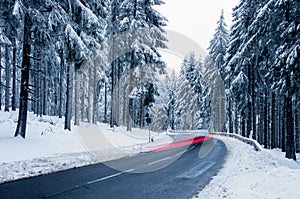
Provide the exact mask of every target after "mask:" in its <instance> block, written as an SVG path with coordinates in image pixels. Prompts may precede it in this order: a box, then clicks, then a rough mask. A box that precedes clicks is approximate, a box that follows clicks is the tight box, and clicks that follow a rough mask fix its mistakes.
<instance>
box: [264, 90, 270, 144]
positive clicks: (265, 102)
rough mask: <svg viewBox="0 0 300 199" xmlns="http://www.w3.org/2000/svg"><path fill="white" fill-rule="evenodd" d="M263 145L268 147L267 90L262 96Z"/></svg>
mask: <svg viewBox="0 0 300 199" xmlns="http://www.w3.org/2000/svg"><path fill="white" fill-rule="evenodd" d="M263 118H264V147H265V148H266V149H268V148H269V128H268V127H269V123H268V122H269V120H268V92H267V91H266V93H265V96H264V117H263Z"/></svg>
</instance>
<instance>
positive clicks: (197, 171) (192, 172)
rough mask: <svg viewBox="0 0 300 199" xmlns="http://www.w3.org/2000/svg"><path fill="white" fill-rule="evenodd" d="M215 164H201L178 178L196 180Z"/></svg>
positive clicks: (205, 162)
mask: <svg viewBox="0 0 300 199" xmlns="http://www.w3.org/2000/svg"><path fill="white" fill-rule="evenodd" d="M215 164H216V163H215V162H208V161H204V162H201V163H200V164H199V165H197V166H195V167H194V168H192V169H191V170H189V171H187V172H185V173H183V174H181V175H179V176H177V178H196V177H197V176H199V175H201V174H202V173H204V172H205V171H207V170H208V169H210V168H211V167H212V166H213V165H215Z"/></svg>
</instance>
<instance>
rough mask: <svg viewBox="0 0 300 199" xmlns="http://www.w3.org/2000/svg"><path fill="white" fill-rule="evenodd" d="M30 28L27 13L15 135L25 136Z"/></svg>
mask: <svg viewBox="0 0 300 199" xmlns="http://www.w3.org/2000/svg"><path fill="white" fill-rule="evenodd" d="M30 30H31V20H30V17H29V14H28V13H26V14H25V18H24V33H23V34H24V41H23V42H24V43H23V57H22V70H21V88H20V89H21V91H20V106H19V108H20V109H19V118H18V124H17V129H16V132H15V136H18V135H20V136H21V137H23V138H25V135H26V124H27V109H28V89H29V85H28V84H29V71H30V58H29V56H28V55H30Z"/></svg>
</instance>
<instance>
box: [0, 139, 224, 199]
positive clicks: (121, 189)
mask: <svg viewBox="0 0 300 199" xmlns="http://www.w3.org/2000/svg"><path fill="white" fill-rule="evenodd" d="M186 141H187V140H183V141H179V142H175V143H176V147H167V148H161V147H160V148H159V150H156V151H154V152H149V153H142V154H139V155H137V156H133V157H127V158H122V159H119V160H115V161H111V162H107V163H105V164H97V165H91V166H86V167H82V168H77V169H71V170H67V171H62V172H57V173H52V174H49V175H44V176H39V177H34V178H28V179H23V180H18V181H14V182H9V183H5V184H1V185H0V198H1V199H10V198H14V199H19V198H20V199H21V198H24V199H30V198H49V199H50V198H72V199H73V198H82V199H85V198H91V199H97V198H104V199H111V198H114V199H118V198H121V199H126V198H128V199H135V198H141V199H143V198H146V199H148V198H153V199H160V198H162V199H164V198H172V199H176V198H178V199H184V198H190V197H192V196H193V195H195V194H197V192H198V191H199V190H200V189H201V188H203V187H204V186H205V185H206V184H208V183H209V181H210V180H211V178H212V177H213V176H215V175H216V174H217V173H218V171H219V170H220V169H221V168H222V166H223V163H224V159H225V157H226V154H227V150H226V147H225V145H224V143H222V142H220V141H217V140H215V139H214V138H211V139H209V140H207V141H205V142H203V140H200V141H197V142H192V144H191V145H185V146H183V145H182V144H180V143H182V142H186Z"/></svg>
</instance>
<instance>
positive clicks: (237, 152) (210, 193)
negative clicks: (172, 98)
mask: <svg viewBox="0 0 300 199" xmlns="http://www.w3.org/2000/svg"><path fill="white" fill-rule="evenodd" d="M28 118H29V120H28V128H27V136H26V139H25V140H24V139H22V138H20V137H16V138H15V137H13V135H14V131H15V128H16V122H17V113H16V112H6V113H5V112H3V111H0V183H3V182H6V181H10V180H14V179H20V178H25V177H29V176H36V175H42V174H47V173H51V172H54V171H60V170H65V169H69V168H75V167H80V166H84V165H89V164H95V163H99V162H105V161H109V160H113V159H117V158H121V157H124V156H130V155H134V154H137V153H139V152H141V151H147V150H150V149H152V148H155V147H157V146H158V145H160V144H162V143H169V142H171V141H172V139H171V138H170V137H169V136H168V135H166V134H157V133H154V132H151V134H150V136H151V137H152V138H153V139H154V143H150V144H149V142H148V140H149V131H147V130H141V129H133V131H132V132H130V133H129V132H127V131H126V129H124V128H122V127H121V128H115V129H111V128H109V126H107V125H105V124H98V125H97V126H96V125H87V124H82V125H81V126H80V127H74V126H72V129H73V130H72V132H69V131H64V130H63V124H64V120H63V119H59V118H57V117H47V116H43V117H42V118H40V117H36V116H35V115H33V114H32V113H29V117H28ZM218 138H219V139H221V140H223V141H224V143H225V144H226V146H227V148H228V157H227V161H226V163H225V165H224V168H223V169H221V171H220V172H219V174H218V175H217V176H215V177H214V178H213V179H212V181H211V182H210V183H209V185H207V186H206V187H205V188H204V189H203V190H201V192H200V193H199V194H198V195H197V196H195V197H194V198H213V199H215V198H234V199H235V198H251V199H252V198H282V199H284V198H288V199H294V198H295V199H296V198H300V163H299V162H295V161H292V160H287V159H285V158H284V154H283V153H281V152H280V151H279V150H272V151H270V150H262V151H255V150H254V149H253V147H252V146H250V145H247V144H244V143H243V142H241V141H237V140H235V139H233V138H227V137H218ZM298 159H300V156H299V154H298Z"/></svg>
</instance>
